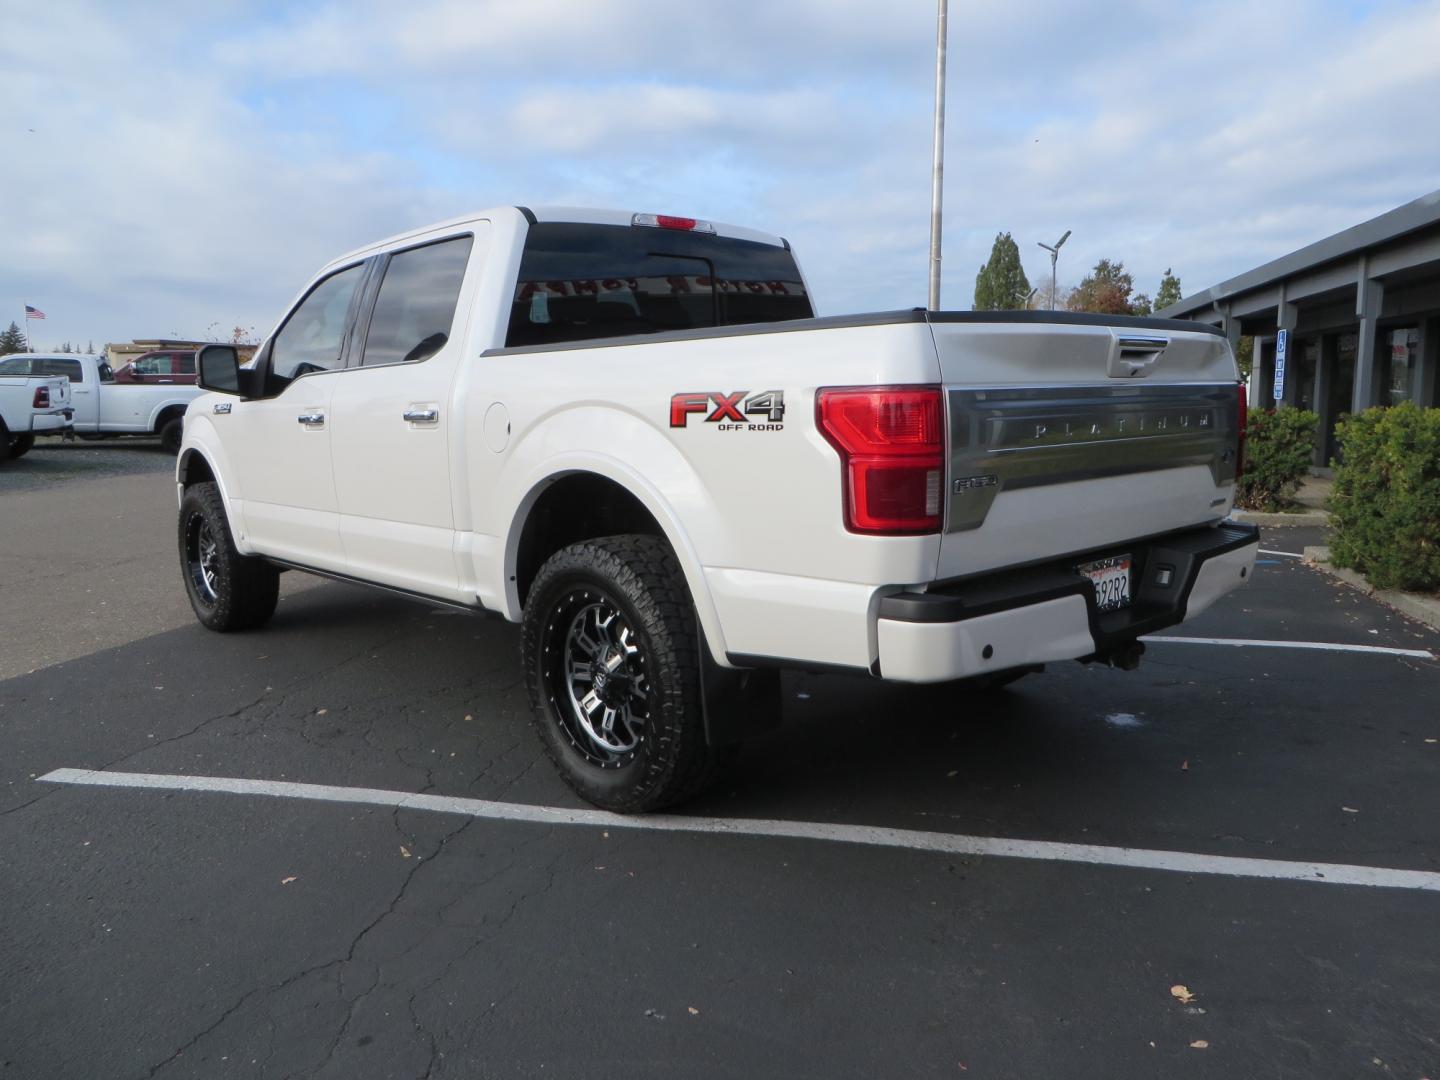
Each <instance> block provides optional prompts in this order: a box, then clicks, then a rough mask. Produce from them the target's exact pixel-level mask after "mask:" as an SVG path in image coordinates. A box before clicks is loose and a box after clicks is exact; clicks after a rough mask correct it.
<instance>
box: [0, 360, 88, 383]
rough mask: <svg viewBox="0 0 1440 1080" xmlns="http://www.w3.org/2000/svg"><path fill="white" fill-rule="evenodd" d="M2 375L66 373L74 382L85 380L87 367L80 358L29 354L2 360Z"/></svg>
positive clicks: (0, 362) (0, 372)
mask: <svg viewBox="0 0 1440 1080" xmlns="http://www.w3.org/2000/svg"><path fill="white" fill-rule="evenodd" d="M0 375H51V376H54V375H64V376H67V377H68V378H69V379H70V381H71V382H72V383H77V382H84V381H85V369H84V368H83V367H81V366H80V361H79V360H61V359H58V358H56V357H50V356H35V357H30V356H27V357H25V358H24V359H23V360H22V359H20V358H19V357H15V358H12V359H9V360H0Z"/></svg>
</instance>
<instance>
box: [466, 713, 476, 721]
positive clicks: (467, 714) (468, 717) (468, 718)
mask: <svg viewBox="0 0 1440 1080" xmlns="http://www.w3.org/2000/svg"><path fill="white" fill-rule="evenodd" d="M465 719H466V720H474V719H475V717H473V716H471V715H470V714H469V713H468V712H467V713H466V714H465Z"/></svg>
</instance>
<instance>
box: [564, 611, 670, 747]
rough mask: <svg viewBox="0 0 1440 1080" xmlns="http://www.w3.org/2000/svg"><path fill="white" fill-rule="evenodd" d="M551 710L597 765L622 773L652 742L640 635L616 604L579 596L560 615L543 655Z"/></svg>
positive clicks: (647, 690)
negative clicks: (648, 734) (646, 743)
mask: <svg viewBox="0 0 1440 1080" xmlns="http://www.w3.org/2000/svg"><path fill="white" fill-rule="evenodd" d="M542 662H543V663H544V666H545V675H546V678H545V682H546V689H547V693H548V696H549V698H550V705H551V710H552V712H553V714H554V716H555V718H556V720H557V721H558V722H559V725H560V729H561V731H562V732H563V733H564V734H565V736H566V738H567V739H568V740H569V741H570V744H571V745H572V746H573V747H574V748H575V749H576V750H577V751H578V752H579V753H580V754H581V755H582V756H583V757H584V758H585V759H586V760H588V761H590V762H591V763H592V764H595V765H599V766H600V767H602V768H618V767H619V766H621V765H624V764H626V763H627V762H629V761H630V760H631V759H633V757H634V756H635V753H636V751H637V750H638V749H639V748H640V744H641V743H643V742H644V741H645V734H646V731H647V729H648V727H649V717H650V680H649V674H648V668H647V664H646V657H645V650H644V648H643V646H642V643H641V640H640V635H639V633H638V632H637V631H636V630H635V628H634V627H633V626H632V625H631V624H630V622H629V620H628V619H627V618H626V617H625V614H624V612H622V611H621V610H620V607H619V605H618V604H616V603H615V602H614V601H613V600H611V599H610V598H609V597H607V596H605V595H604V594H603V593H601V592H598V591H594V590H575V591H573V592H571V593H569V594H567V595H566V596H564V597H563V598H562V599H561V600H560V601H559V602H558V603H557V604H556V605H555V606H554V607H553V608H552V609H551V617H550V619H549V620H548V621H547V623H546V629H545V648H544V653H543V654H542Z"/></svg>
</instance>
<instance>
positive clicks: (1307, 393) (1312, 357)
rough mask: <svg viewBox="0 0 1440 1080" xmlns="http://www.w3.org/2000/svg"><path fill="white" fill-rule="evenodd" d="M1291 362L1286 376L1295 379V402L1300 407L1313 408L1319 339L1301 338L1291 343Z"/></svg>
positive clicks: (1318, 360)
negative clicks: (1288, 373) (1290, 368)
mask: <svg viewBox="0 0 1440 1080" xmlns="http://www.w3.org/2000/svg"><path fill="white" fill-rule="evenodd" d="M1291 349H1292V350H1294V351H1293V352H1292V353H1291V357H1292V359H1291V361H1290V362H1291V363H1292V364H1293V365H1294V367H1293V368H1292V370H1291V374H1290V375H1289V376H1288V377H1289V378H1292V379H1294V380H1295V404H1296V406H1297V407H1299V408H1301V409H1311V410H1313V409H1314V408H1315V368H1316V367H1317V366H1318V365H1319V363H1320V339H1319V338H1301V339H1299V340H1298V341H1296V342H1295V343H1294V344H1293V345H1291Z"/></svg>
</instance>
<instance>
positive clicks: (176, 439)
mask: <svg viewBox="0 0 1440 1080" xmlns="http://www.w3.org/2000/svg"><path fill="white" fill-rule="evenodd" d="M184 438H185V418H184V417H183V416H177V417H175V418H174V419H173V420H167V421H165V423H164V424H163V425H162V426H161V428H160V449H161V450H164V451H165V452H166V453H167V454H178V453H179V452H180V443H181V441H182V440H184Z"/></svg>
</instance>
